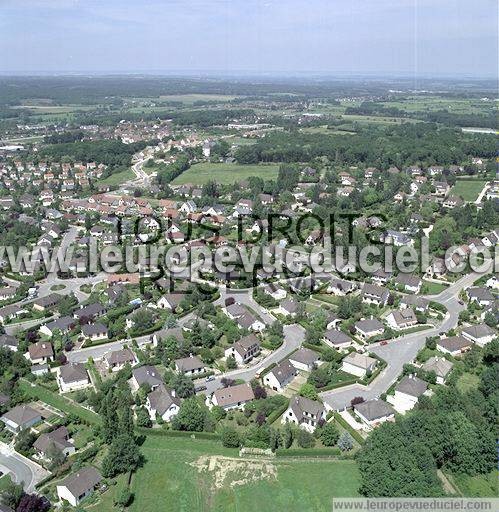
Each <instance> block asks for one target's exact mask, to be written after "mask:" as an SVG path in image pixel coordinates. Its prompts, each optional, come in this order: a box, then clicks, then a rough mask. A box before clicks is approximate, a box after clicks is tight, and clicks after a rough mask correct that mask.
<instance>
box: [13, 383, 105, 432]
mask: <svg viewBox="0 0 499 512" xmlns="http://www.w3.org/2000/svg"><path fill="white" fill-rule="evenodd" d="M19 387H20V388H21V390H22V391H23V392H24V393H25V394H26V396H28V397H29V398H31V399H33V400H41V401H42V402H45V403H46V404H48V405H51V406H52V407H55V408H56V409H59V410H60V411H62V412H64V413H66V414H74V415H75V416H78V417H79V418H80V419H81V420H82V421H84V422H86V423H89V424H91V425H98V424H99V423H100V418H99V416H98V415H97V414H96V413H95V412H92V411H89V410H88V409H85V408H84V407H81V406H80V405H78V404H76V403H73V402H71V401H69V400H67V399H66V398H64V397H63V396H61V395H59V394H58V393H54V392H52V391H50V390H48V389H46V388H44V387H42V386H39V385H37V384H31V383H30V382H28V381H26V380H20V381H19Z"/></svg>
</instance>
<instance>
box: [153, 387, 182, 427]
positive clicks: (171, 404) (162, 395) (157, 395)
mask: <svg viewBox="0 0 499 512" xmlns="http://www.w3.org/2000/svg"><path fill="white" fill-rule="evenodd" d="M146 409H147V410H148V411H149V417H150V418H151V420H153V421H154V420H155V419H156V418H157V417H158V416H159V417H161V418H162V419H163V421H166V422H169V421H171V419H172V418H173V417H174V416H176V415H177V414H178V411H179V409H180V399H179V398H177V397H176V396H175V391H173V390H169V389H167V388H166V387H165V386H164V385H163V384H160V385H159V386H157V387H156V389H154V391H151V392H150V393H149V394H148V395H147V400H146Z"/></svg>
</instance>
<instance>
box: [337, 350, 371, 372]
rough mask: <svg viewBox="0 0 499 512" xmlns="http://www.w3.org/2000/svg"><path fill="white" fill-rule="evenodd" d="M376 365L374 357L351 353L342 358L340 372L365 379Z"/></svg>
mask: <svg viewBox="0 0 499 512" xmlns="http://www.w3.org/2000/svg"><path fill="white" fill-rule="evenodd" d="M377 364H378V360H377V359H374V357H370V356H366V355H365V354H358V353H357V352H351V353H350V354H348V355H347V356H345V357H344V358H343V361H342V363H341V370H342V371H344V372H346V373H350V374H351V375H355V376H356V377H361V378H362V377H365V375H366V374H367V373H368V372H369V373H372V372H373V371H374V369H375V368H376V365H377Z"/></svg>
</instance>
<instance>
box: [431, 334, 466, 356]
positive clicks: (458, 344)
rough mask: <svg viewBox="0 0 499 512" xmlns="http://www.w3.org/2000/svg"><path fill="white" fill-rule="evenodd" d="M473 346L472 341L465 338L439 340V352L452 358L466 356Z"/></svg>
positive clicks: (452, 337) (456, 337) (455, 337)
mask: <svg viewBox="0 0 499 512" xmlns="http://www.w3.org/2000/svg"><path fill="white" fill-rule="evenodd" d="M472 345H473V343H472V341H471V340H470V339H467V338H464V337H463V336H451V337H449V338H442V339H439V340H437V350H440V352H443V353H444V354H450V355H451V356H460V355H461V354H464V353H465V352H467V351H468V350H470V349H471V346H472Z"/></svg>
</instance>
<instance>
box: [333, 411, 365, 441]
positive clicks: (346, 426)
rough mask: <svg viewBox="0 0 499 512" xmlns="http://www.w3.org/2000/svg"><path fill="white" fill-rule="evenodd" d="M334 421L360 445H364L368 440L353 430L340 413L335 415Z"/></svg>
mask: <svg viewBox="0 0 499 512" xmlns="http://www.w3.org/2000/svg"><path fill="white" fill-rule="evenodd" d="M333 415H334V419H335V420H336V421H337V422H338V423H339V424H340V425H341V426H342V427H343V428H344V429H345V430H346V431H347V432H348V433H349V434H350V435H351V436H352V437H353V438H354V439H355V440H356V441H357V442H358V443H359V444H360V445H363V444H364V443H365V442H366V440H365V439H364V438H363V437H362V436H361V435H360V434H359V433H358V432H357V431H356V430H355V429H353V428H352V427H351V426H350V425H349V424H348V423H347V422H346V421H345V420H344V419H343V418H342V417H341V416H340V415H339V413H337V412H335V413H333Z"/></svg>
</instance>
